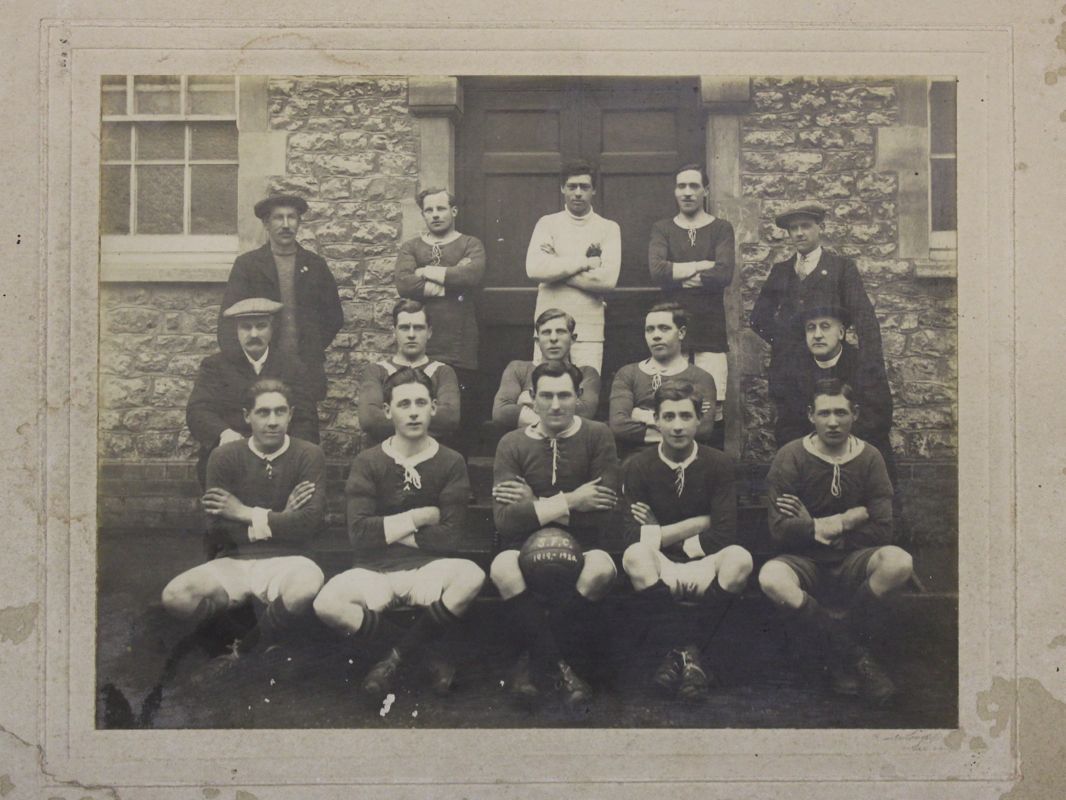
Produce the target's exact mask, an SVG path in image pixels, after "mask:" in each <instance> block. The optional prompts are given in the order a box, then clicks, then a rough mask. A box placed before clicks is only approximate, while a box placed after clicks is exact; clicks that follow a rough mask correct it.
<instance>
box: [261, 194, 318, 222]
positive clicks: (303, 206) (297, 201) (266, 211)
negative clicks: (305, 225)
mask: <svg viewBox="0 0 1066 800" xmlns="http://www.w3.org/2000/svg"><path fill="white" fill-rule="evenodd" d="M278 206H289V207H290V208H295V209H296V213H297V214H299V215H301V216H303V215H304V214H306V213H307V201H306V200H304V199H303V198H302V197H297V196H296V195H294V194H272V195H270V197H266V198H264V199H262V200H260V201H259V202H258V203H256V204H255V215H256V216H257V217H259V219H264V220H265V219H266V218H267V217H269V216H270V212H271V211H273V210H274V209H275V208H277V207H278Z"/></svg>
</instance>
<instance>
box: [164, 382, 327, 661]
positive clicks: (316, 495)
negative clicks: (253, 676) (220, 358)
mask: <svg viewBox="0 0 1066 800" xmlns="http://www.w3.org/2000/svg"><path fill="white" fill-rule="evenodd" d="M291 396H292V395H291V391H290V389H289V387H288V386H286V385H285V384H283V383H282V382H281V381H277V380H273V379H264V380H260V381H257V382H256V383H254V384H252V386H251V387H250V388H249V389H248V394H247V399H246V403H245V419H246V421H247V423H248V425H249V426H250V427H251V431H252V434H251V436H250V438H248V439H247V440H244V439H240V440H237V441H233V442H228V443H226V444H223V445H220V446H219V447H217V448H215V450H214V451H213V452H212V453H211V456H210V458H209V459H208V461H207V491H206V492H205V493H204V496H203V506H204V510H205V511H206V512H207V530H206V533H205V536H204V547H205V550H206V553H207V558H208V561H207V563H205V564H201V565H200V566H197V567H193V568H192V569H190V570H187V571H186V572H183V573H181V574H180V575H178V576H177V577H176V578H174V579H173V580H172V581H170V583H168V584H167V586H166V588H165V589H163V606H164V608H166V609H167V611H169V612H170V613H171V614H173V615H174V616H177V617H180V618H181V619H187V620H190V621H192V622H194V623H197V624H204V623H210V622H212V621H214V619H215V618H216V617H218V616H220V615H224V614H225V613H226V612H227V611H228V610H229V609H232V608H234V607H236V606H237V605H240V604H242V603H244V602H247V601H254V602H255V603H257V604H259V605H260V606H262V607H263V609H262V611H261V612H260V614H259V622H258V625H257V629H256V635H254V636H251V637H248V638H247V639H245V640H244V642H241V643H239V644H240V645H241V646H240V647H238V648H235V650H234V652H233V653H232V654H231V655H230V656H223V657H222V659H219V660H216V662H215V663H216V664H217V665H219V666H220V667H224V666H227V665H229V664H232V663H235V661H236V659H237V658H238V657H239V655H240V654H241V653H244V652H247V651H248V649H249V648H250V647H251V646H253V645H255V644H256V642H257V643H258V648H259V649H260V650H266V649H268V648H270V647H271V646H272V645H275V644H278V641H279V638H280V637H283V635H284V634H285V633H287V632H289V631H291V630H293V629H295V628H298V627H299V626H301V625H303V624H306V623H305V617H306V616H307V614H308V612H310V610H311V603H312V601H313V600H314V599H315V595H316V594H318V590H319V589H321V588H322V581H323V575H322V570H321V569H319V568H318V566H317V565H316V564H315V563H314V562H313V561H312V560H311V559H309V558H308V557H307V556H306V552H307V546H308V544H309V543H310V540H311V538H312V537H313V536H314V535H315V534H317V533H318V532H319V531H320V530H321V529H322V527H323V525H324V523H325V509H326V457H325V455H324V454H323V452H322V448H320V447H319V446H318V445H317V444H312V443H311V442H305V441H302V440H300V439H294V438H290V437H289V435H288V433H287V431H288V427H289V422H290V419H291V417H292V403H291Z"/></svg>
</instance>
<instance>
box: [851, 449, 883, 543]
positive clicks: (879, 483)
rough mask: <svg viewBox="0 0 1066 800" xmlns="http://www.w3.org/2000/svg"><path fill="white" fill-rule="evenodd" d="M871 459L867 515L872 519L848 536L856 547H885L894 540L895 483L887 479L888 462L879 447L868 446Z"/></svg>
mask: <svg viewBox="0 0 1066 800" xmlns="http://www.w3.org/2000/svg"><path fill="white" fill-rule="evenodd" d="M869 449H870V454H871V458H870V460H869V465H868V466H867V469H866V476H865V477H866V486H867V491H866V513H867V514H868V515H869V519H868V520H867V521H866V522H865V523H863V525H861V526H860V527H858V528H856V529H855V530H853V531H849V532H848V533H847V534H845V537H846V540H847V542H848V544H849V545H851V546H853V547H857V548H858V547H882V546H884V545H886V544H891V543H892V539H893V521H892V481H890V480H889V478H888V469H887V468H886V467H885V459H884V457H883V456H882V455H881V453H880V452H879V451H878V450H877V448H876V447H872V446H869Z"/></svg>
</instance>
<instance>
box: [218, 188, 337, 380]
mask: <svg viewBox="0 0 1066 800" xmlns="http://www.w3.org/2000/svg"><path fill="white" fill-rule="evenodd" d="M306 211H307V202H306V201H305V200H304V199H303V198H302V197H296V196H295V195H287V194H279V195H271V196H270V197H267V198H266V199H264V200H260V201H259V202H258V203H256V204H255V215H256V216H257V217H259V219H260V220H262V222H263V228H264V229H265V230H266V235H267V240H268V241H267V243H266V244H264V245H263V246H262V247H260V248H258V249H256V250H252V251H250V252H247V253H243V254H241V255H240V256H238V257H237V260H236V261H234V262H233V269H232V270H231V271H230V275H229V280H228V281H227V283H226V291H225V294H224V295H223V298H222V308H223V309H226V308H229V307H230V306H232V305H233V304H234V303H236V302H238V301H239V300H244V299H246V298H249V297H266V298H269V299H271V300H274V301H277V302H279V303H281V304H282V309H281V314H280V316H279V318H278V319H277V321H276V330H275V331H274V343H273V344H274V347H275V348H276V349H277V350H279V351H281V352H282V353H284V354H285V355H286V356H288V357H289V358H291V359H297V360H299V361H301V362H303V365H304V367H305V368H306V369H307V373H308V376H309V379H310V389H311V393H312V397H313V399H315V400H321V399H322V398H324V397H325V396H326V373H325V369H324V366H323V364H324V361H325V351H326V348H327V347H329V346H330V344H331V343H332V342H333V338H334V337H335V336H336V335H337V333H338V331H340V329H341V326H342V325H343V324H344V314H343V312H342V311H341V301H340V296H339V295H338V294H337V282H336V281H335V280H334V279H333V274H332V273H331V272H330V271H329V267H327V266H326V262H325V260H324V259H322V257H321V256H318V255H316V254H315V253H312V252H311V251H309V250H306V249H304V248H303V247H301V246H300V245H299V244H298V243H297V241H296V234H297V232H298V231H299V229H300V218H301V216H302V215H303V214H304V213H306ZM233 330H234V329H233V323H232V322H230V321H229V320H228V319H226V318H225V317H223V316H219V325H218V344H219V347H220V348H221V349H222V351H223V352H230V353H233V354H234V355H239V352H238V351H237V348H236V340H235V337H234V335H233Z"/></svg>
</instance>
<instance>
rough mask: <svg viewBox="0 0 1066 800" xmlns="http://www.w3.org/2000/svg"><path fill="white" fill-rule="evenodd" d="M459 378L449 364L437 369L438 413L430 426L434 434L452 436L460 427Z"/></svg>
mask: <svg viewBox="0 0 1066 800" xmlns="http://www.w3.org/2000/svg"><path fill="white" fill-rule="evenodd" d="M459 413H460V412H459V378H458V377H456V374H455V370H454V369H452V368H451V367H449V366H448V365H447V364H442V365H441V366H440V367H439V368H438V369H437V413H436V414H434V415H433V421H432V424H431V425H430V428H431V429H432V430H433V435H434V436H450V435H451V434H453V433H455V431H457V430H458V429H459Z"/></svg>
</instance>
